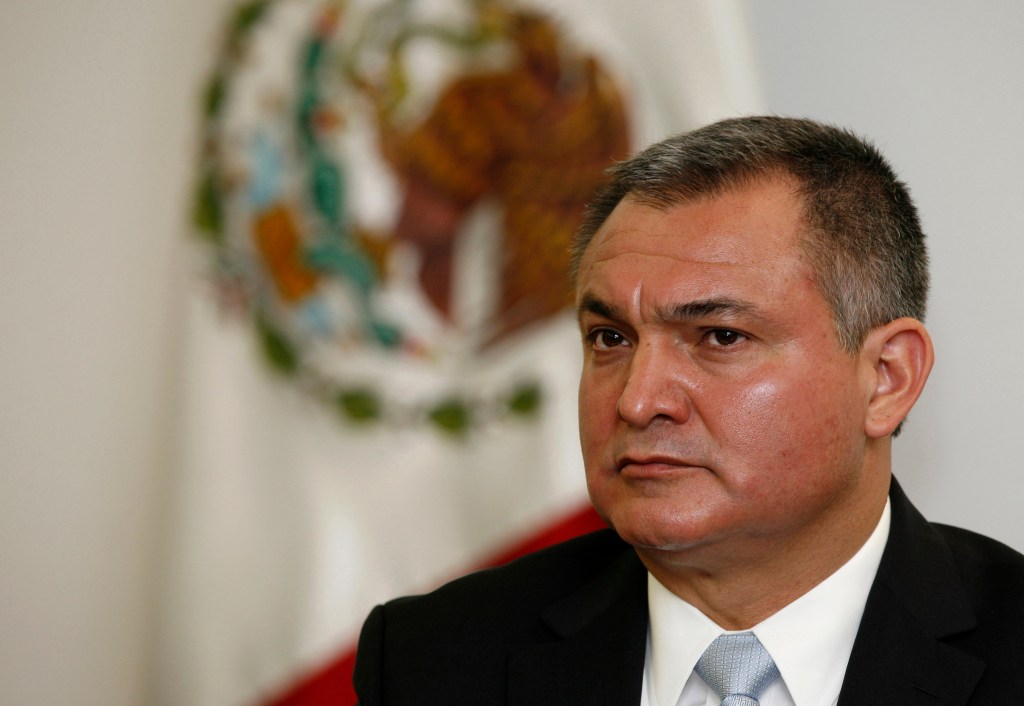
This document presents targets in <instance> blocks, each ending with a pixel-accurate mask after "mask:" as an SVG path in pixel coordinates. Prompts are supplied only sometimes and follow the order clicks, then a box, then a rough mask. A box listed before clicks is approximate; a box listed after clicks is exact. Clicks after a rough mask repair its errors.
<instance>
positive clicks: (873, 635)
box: [839, 480, 985, 706]
mask: <svg viewBox="0 0 1024 706" xmlns="http://www.w3.org/2000/svg"><path fill="white" fill-rule="evenodd" d="M890 500H891V506H892V526H891V528H890V531H889V541H888V543H887V545H886V548H885V553H884V554H883V556H882V561H881V564H880V565H879V567H878V575H877V577H876V578H875V582H874V584H873V585H872V588H871V593H870V594H869V596H868V601H867V604H866V606H865V609H864V617H863V619H862V620H861V626H860V629H859V631H858V633H857V639H856V641H855V642H854V646H853V653H852V654H851V655H850V662H849V666H848V667H847V670H846V677H845V678H844V680H843V688H842V692H841V693H840V696H839V703H840V704H841V705H843V706H845V705H850V706H857V705H859V704H867V703H899V704H908V705H912V704H922V705H923V704H932V705H934V704H950V705H953V704H966V703H967V702H968V700H969V699H970V695H971V693H972V692H973V691H974V688H975V686H976V684H977V682H978V679H979V678H980V677H981V673H982V671H984V668H985V665H984V663H983V662H982V661H981V660H979V659H977V658H976V657H974V656H972V655H968V654H966V653H964V652H961V651H960V650H958V649H956V648H954V647H951V646H949V645H947V644H945V643H943V642H942V639H943V638H946V637H949V636H952V635H955V634H958V633H963V632H966V631H969V630H971V629H973V628H974V626H975V624H976V620H975V617H974V614H973V612H972V611H971V609H970V608H969V607H968V604H967V600H966V597H965V596H964V593H963V589H962V587H961V584H960V579H959V577H958V575H957V572H956V569H955V567H954V565H953V561H952V558H951V557H950V555H949V552H948V550H947V549H946V547H945V545H944V543H943V542H942V539H941V538H940V537H939V535H938V534H937V533H936V532H935V531H934V530H933V529H932V528H931V526H930V525H929V524H928V523H927V522H926V521H925V519H924V518H923V517H922V516H921V515H920V513H918V511H917V509H916V508H914V506H913V505H911V504H910V501H909V500H907V498H906V496H905V495H904V494H903V491H902V490H901V489H900V487H899V485H898V484H897V483H896V481H895V480H893V487H892V491H891V492H890Z"/></svg>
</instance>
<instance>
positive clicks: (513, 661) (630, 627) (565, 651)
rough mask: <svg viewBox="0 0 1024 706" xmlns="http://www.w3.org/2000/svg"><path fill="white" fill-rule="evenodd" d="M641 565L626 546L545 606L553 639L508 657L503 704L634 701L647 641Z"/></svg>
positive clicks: (593, 705)
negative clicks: (596, 573)
mask: <svg viewBox="0 0 1024 706" xmlns="http://www.w3.org/2000/svg"><path fill="white" fill-rule="evenodd" d="M646 586H647V583H646V572H645V571H644V569H643V565H642V564H641V563H640V561H639V559H637V557H636V555H635V554H634V553H633V551H632V549H627V550H625V551H624V552H623V554H622V556H620V557H619V558H618V559H617V560H616V561H615V562H613V564H612V565H610V566H609V569H608V570H607V571H605V572H604V573H603V574H602V575H601V576H600V577H599V578H598V579H597V580H595V581H594V582H593V583H591V584H589V585H588V586H586V587H585V588H583V589H582V590H580V591H578V592H577V593H575V594H573V595H571V596H569V597H568V598H566V599H565V600H563V601H561V602H559V603H557V604H555V605H553V606H551V607H550V608H549V609H548V610H547V611H546V612H545V613H544V615H543V619H544V622H545V623H546V624H547V626H548V627H549V628H550V629H551V630H552V631H553V632H554V634H555V635H556V636H558V638H559V639H557V640H555V641H553V642H550V643H545V644H542V645H533V646H530V647H527V648H524V649H522V650H519V651H517V652H515V653H514V654H512V655H511V656H510V658H509V666H508V677H509V678H508V683H509V694H508V703H509V704H510V706H545V705H547V704H550V705H551V706H555V705H556V704H557V705H558V706H564V704H574V703H586V704H588V706H601V705H603V704H606V705H607V706H622V705H623V704H638V703H640V693H641V686H642V680H643V670H644V657H645V650H646V644H647V591H646Z"/></svg>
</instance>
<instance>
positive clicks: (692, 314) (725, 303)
mask: <svg viewBox="0 0 1024 706" xmlns="http://www.w3.org/2000/svg"><path fill="white" fill-rule="evenodd" d="M584 313H591V314H595V315H597V316H600V317H602V318H605V319H612V320H618V321H621V320H622V319H623V318H624V316H625V314H624V312H623V310H622V309H621V308H620V307H618V306H615V305H614V304H610V303H608V302H606V301H604V300H603V299H600V298H598V297H596V296H594V295H591V294H587V295H584V296H583V298H582V299H581V300H580V304H579V306H578V307H577V316H582V315H583V314H584ZM716 314H719V315H722V314H724V315H733V316H735V315H740V314H743V315H747V316H751V315H754V316H757V317H758V318H760V315H759V314H758V313H757V306H756V305H755V304H753V303H752V302H747V301H742V300H739V299H732V298H728V297H725V298H720V299H696V300H694V301H690V302H683V303H681V304H676V305H674V306H668V307H664V308H662V309H659V310H658V312H657V315H658V318H659V319H660V320H662V321H691V320H694V319H702V318H705V317H708V316H712V315H716Z"/></svg>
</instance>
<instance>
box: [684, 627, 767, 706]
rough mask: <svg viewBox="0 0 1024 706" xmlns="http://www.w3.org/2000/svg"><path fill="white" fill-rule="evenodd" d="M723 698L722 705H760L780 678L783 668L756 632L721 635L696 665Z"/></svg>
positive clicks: (703, 677)
mask: <svg viewBox="0 0 1024 706" xmlns="http://www.w3.org/2000/svg"><path fill="white" fill-rule="evenodd" d="M695 671H696V672H697V674H699V675H700V678H701V679H703V680H704V681H705V682H707V685H708V686H710V687H711V688H712V689H714V691H715V693H716V694H718V696H719V697H721V699H722V706H760V702H759V701H758V699H759V698H760V697H761V694H762V693H763V692H764V690H765V689H767V688H768V685H769V684H771V683H772V682H773V681H775V680H776V679H778V678H779V668H778V667H776V666H775V660H773V659H772V656H771V655H770V654H768V650H766V649H765V648H764V645H762V644H761V642H760V640H758V639H757V637H756V636H755V635H754V633H752V632H742V633H738V634H735V635H719V636H718V637H717V638H716V639H715V641H714V642H712V643H711V645H710V646H709V647H708V648H707V649H706V650H704V654H703V655H701V658H700V660H699V661H698V662H697V666H696V668H695Z"/></svg>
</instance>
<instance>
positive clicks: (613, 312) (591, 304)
mask: <svg viewBox="0 0 1024 706" xmlns="http://www.w3.org/2000/svg"><path fill="white" fill-rule="evenodd" d="M584 313H590V314H596V315H597V316H600V317H602V318H605V319H613V320H621V319H622V317H623V312H622V309H620V308H619V307H617V306H615V305H613V304H609V303H608V302H606V301H604V300H603V299H598V298H597V297H596V296H594V295H593V294H585V295H584V296H583V298H582V299H580V303H579V306H577V307H576V316H577V318H579V317H580V316H583V314H584Z"/></svg>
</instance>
